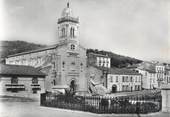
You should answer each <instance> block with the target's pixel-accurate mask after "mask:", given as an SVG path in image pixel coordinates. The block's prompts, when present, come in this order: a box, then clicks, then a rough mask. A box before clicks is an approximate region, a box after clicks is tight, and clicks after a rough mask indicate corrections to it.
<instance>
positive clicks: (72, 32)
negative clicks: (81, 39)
mask: <svg viewBox="0 0 170 117" xmlns="http://www.w3.org/2000/svg"><path fill="white" fill-rule="evenodd" d="M74 32H75V29H74V28H73V27H71V29H70V36H71V37H75V34H74Z"/></svg>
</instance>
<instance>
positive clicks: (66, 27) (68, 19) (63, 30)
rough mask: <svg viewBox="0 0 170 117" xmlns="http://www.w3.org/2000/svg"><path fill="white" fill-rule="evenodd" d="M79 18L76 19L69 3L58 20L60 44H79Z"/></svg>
mask: <svg viewBox="0 0 170 117" xmlns="http://www.w3.org/2000/svg"><path fill="white" fill-rule="evenodd" d="M78 35H79V18H78V17H74V15H73V12H72V9H71V8H70V4H69V2H68V3H67V6H66V8H64V9H63V11H62V14H61V18H59V19H58V36H59V43H73V44H76V45H77V44H79V40H78V38H77V37H78Z"/></svg>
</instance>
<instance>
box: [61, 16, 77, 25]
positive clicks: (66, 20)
mask: <svg viewBox="0 0 170 117" xmlns="http://www.w3.org/2000/svg"><path fill="white" fill-rule="evenodd" d="M62 22H73V23H79V19H78V18H73V17H63V18H60V19H58V24H60V23H62Z"/></svg>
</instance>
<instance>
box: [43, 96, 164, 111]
mask: <svg viewBox="0 0 170 117" xmlns="http://www.w3.org/2000/svg"><path fill="white" fill-rule="evenodd" d="M161 100H162V97H161V95H154V96H153V95H151V96H148V95H136V96H124V97H101V96H65V95H55V94H52V93H43V94H41V105H42V106H47V107H56V108H64V109H71V110H81V111H89V112H93V113H152V112H158V111H160V110H161Z"/></svg>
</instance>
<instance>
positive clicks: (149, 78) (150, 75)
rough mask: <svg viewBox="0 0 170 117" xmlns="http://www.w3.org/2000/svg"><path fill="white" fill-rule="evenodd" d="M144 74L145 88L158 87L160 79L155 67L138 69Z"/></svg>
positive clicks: (143, 82)
mask: <svg viewBox="0 0 170 117" xmlns="http://www.w3.org/2000/svg"><path fill="white" fill-rule="evenodd" d="M136 70H137V71H138V72H139V73H141V74H142V88H143V89H157V88H158V79H157V74H156V71H155V69H140V68H137V69H136Z"/></svg>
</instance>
